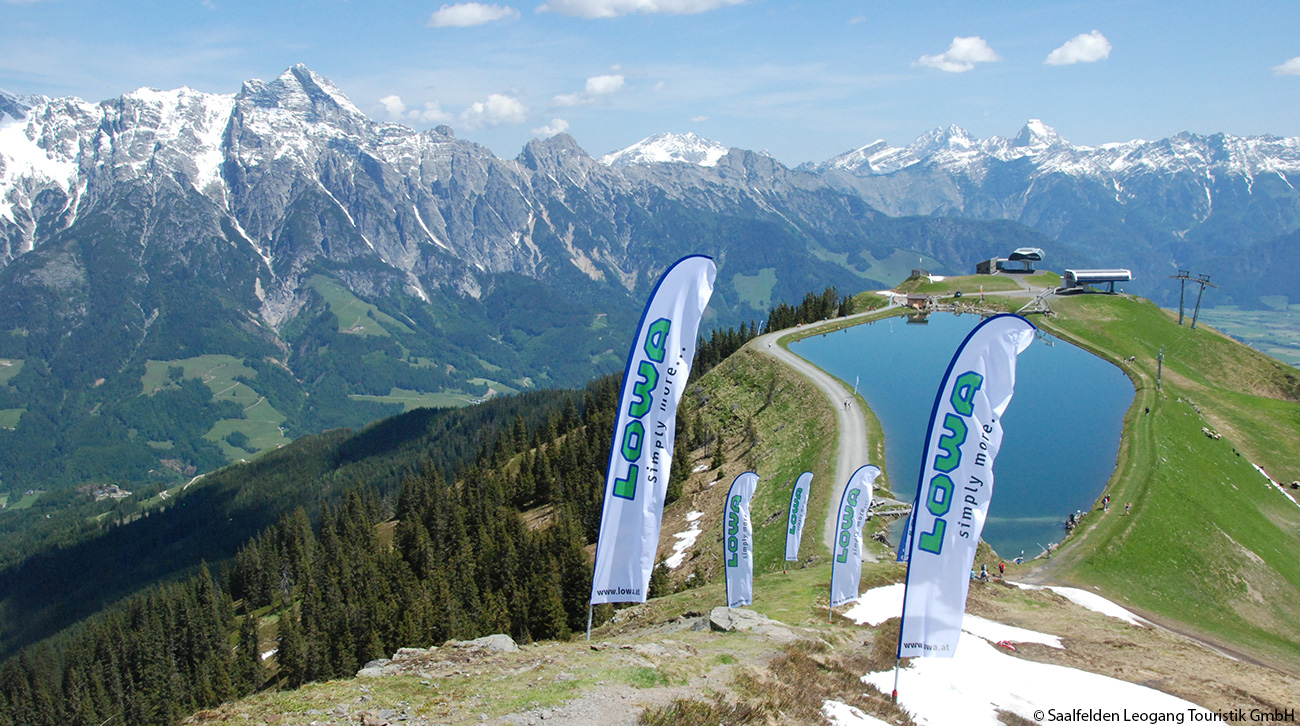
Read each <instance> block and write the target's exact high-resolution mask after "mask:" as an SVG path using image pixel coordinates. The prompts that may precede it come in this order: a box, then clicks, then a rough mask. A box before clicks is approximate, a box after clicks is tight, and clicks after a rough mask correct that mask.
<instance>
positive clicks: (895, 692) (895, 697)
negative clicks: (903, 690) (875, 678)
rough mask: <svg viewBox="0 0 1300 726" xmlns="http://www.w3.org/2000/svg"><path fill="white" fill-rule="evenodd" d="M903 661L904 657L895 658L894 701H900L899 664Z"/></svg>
mask: <svg viewBox="0 0 1300 726" xmlns="http://www.w3.org/2000/svg"><path fill="white" fill-rule="evenodd" d="M902 662H903V659H902V658H898V659H895V660H894V693H893V695H892V696H891V698H892V699H893V701H894V703H898V665H899V664H900V663H902Z"/></svg>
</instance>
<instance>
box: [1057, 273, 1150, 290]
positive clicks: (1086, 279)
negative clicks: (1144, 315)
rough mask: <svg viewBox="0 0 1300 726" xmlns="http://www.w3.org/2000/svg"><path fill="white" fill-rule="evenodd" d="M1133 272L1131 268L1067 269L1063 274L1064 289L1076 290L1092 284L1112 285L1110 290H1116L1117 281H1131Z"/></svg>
mask: <svg viewBox="0 0 1300 726" xmlns="http://www.w3.org/2000/svg"><path fill="white" fill-rule="evenodd" d="M1132 279H1133V273H1132V272H1131V271H1129V270H1066V271H1065V274H1064V275H1062V276H1061V289H1062V290H1076V289H1080V288H1083V287H1085V286H1091V285H1107V284H1109V285H1110V289H1109V290H1108V292H1115V283H1117V282H1129V281H1131V280H1132Z"/></svg>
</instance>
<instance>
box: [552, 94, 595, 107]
mask: <svg viewBox="0 0 1300 726" xmlns="http://www.w3.org/2000/svg"><path fill="white" fill-rule="evenodd" d="M551 102H552V103H554V104H555V105H556V106H581V105H582V104H584V103H590V101H588V100H587V99H586V98H585V97H583V95H582V94H581V93H563V94H560V95H559V96H556V97H555V98H553V99H551Z"/></svg>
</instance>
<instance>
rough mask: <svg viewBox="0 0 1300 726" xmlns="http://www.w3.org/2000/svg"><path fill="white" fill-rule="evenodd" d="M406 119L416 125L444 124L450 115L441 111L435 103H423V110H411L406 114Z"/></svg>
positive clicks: (449, 118)
mask: <svg viewBox="0 0 1300 726" xmlns="http://www.w3.org/2000/svg"><path fill="white" fill-rule="evenodd" d="M406 117H407V118H409V119H411V120H412V121H415V122H417V123H426V124H431V123H446V122H448V121H450V120H451V118H452V117H451V114H449V113H447V112H446V111H443V110H442V107H441V106H439V105H438V102H437V101H425V102H424V108H413V109H411V110H410V111H407V112H406Z"/></svg>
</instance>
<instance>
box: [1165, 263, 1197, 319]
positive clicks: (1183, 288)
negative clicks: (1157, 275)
mask: <svg viewBox="0 0 1300 726" xmlns="http://www.w3.org/2000/svg"><path fill="white" fill-rule="evenodd" d="M1191 277H1192V273H1191V272H1189V271H1187V270H1179V271H1178V274H1177V275H1170V276H1169V279H1171V280H1178V281H1179V283H1178V324H1179V325H1182V324H1183V297H1184V295H1185V293H1186V292H1187V281H1188V280H1190V279H1191Z"/></svg>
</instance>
